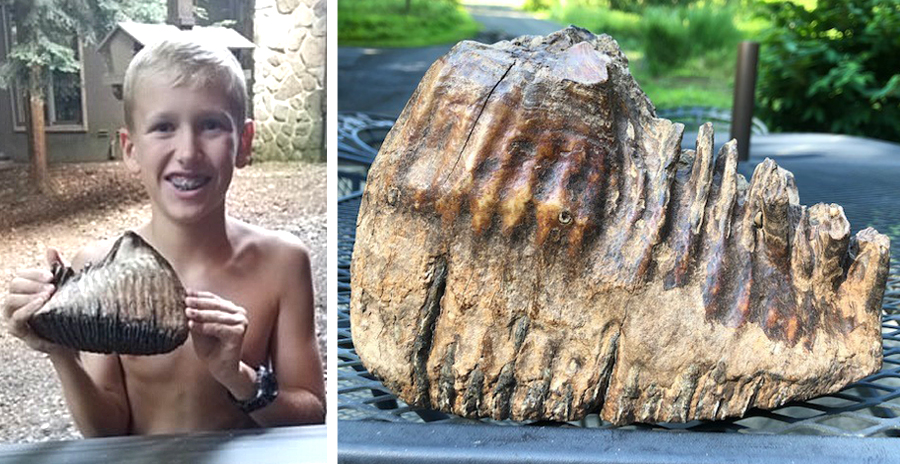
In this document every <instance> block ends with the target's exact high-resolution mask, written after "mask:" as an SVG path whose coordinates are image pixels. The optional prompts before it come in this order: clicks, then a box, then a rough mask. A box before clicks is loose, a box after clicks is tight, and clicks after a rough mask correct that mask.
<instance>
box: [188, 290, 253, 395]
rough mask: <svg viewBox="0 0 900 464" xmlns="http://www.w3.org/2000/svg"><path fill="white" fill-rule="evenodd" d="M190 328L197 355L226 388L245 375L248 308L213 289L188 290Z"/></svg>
mask: <svg viewBox="0 0 900 464" xmlns="http://www.w3.org/2000/svg"><path fill="white" fill-rule="evenodd" d="M185 303H186V304H187V309H186V310H185V314H186V315H187V318H188V327H190V330H191V339H192V341H193V344H194V351H195V352H196V353H197V357H198V358H200V360H201V361H203V362H204V363H205V364H206V366H207V368H208V369H209V372H210V374H212V376H213V377H214V378H215V379H216V380H217V381H218V382H219V383H221V384H222V385H224V386H225V387H226V388H229V390H230V389H231V388H230V386H231V384H233V383H234V382H236V381H238V382H239V380H237V379H238V378H239V376H240V374H241V367H240V366H241V349H242V347H243V344H244V334H245V333H246V331H247V325H248V322H249V321H248V320H247V311H246V310H245V309H244V308H242V307H240V306H238V305H236V304H234V303H232V302H231V301H228V300H226V299H223V298H221V297H219V296H218V295H216V294H214V293H210V292H201V291H194V290H187V297H186V298H185Z"/></svg>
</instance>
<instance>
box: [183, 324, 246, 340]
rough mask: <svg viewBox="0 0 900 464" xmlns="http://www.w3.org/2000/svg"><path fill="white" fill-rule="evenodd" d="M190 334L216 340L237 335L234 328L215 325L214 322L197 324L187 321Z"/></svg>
mask: <svg viewBox="0 0 900 464" xmlns="http://www.w3.org/2000/svg"><path fill="white" fill-rule="evenodd" d="M188 324H189V327H190V329H191V332H193V333H198V334H201V335H207V336H210V337H215V338H218V339H220V340H221V339H224V338H226V337H227V336H229V335H232V334H235V333H237V330H236V329H235V326H231V325H225V324H217V323H215V322H197V321H189V323H188Z"/></svg>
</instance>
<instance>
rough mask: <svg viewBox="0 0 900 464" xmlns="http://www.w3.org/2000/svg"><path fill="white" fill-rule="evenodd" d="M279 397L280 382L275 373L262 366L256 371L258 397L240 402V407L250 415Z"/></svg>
mask: <svg viewBox="0 0 900 464" xmlns="http://www.w3.org/2000/svg"><path fill="white" fill-rule="evenodd" d="M277 397H278V381H277V380H276V379H275V372H274V371H272V370H271V369H269V368H268V366H266V365H265V364H262V365H260V366H259V369H257V370H256V396H255V397H253V398H251V399H249V400H246V401H239V402H238V406H240V408H241V410H242V411H244V412H245V413H248V414H249V413H251V412H253V411H256V410H257V409H260V408H263V407H265V406H267V405H269V404H270V403H272V401H275V398H277Z"/></svg>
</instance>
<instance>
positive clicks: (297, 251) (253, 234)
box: [233, 220, 309, 267]
mask: <svg viewBox="0 0 900 464" xmlns="http://www.w3.org/2000/svg"><path fill="white" fill-rule="evenodd" d="M233 225H234V228H235V230H236V231H237V232H238V233H237V236H238V241H239V246H238V247H239V248H242V247H248V248H250V249H253V250H255V251H256V252H257V253H259V255H260V257H261V258H264V259H265V261H266V262H268V263H270V264H272V265H276V266H289V267H294V266H295V265H297V264H298V263H299V264H306V265H307V266H308V262H309V249H308V248H307V247H306V245H305V244H304V243H303V241H302V240H300V238H299V237H297V236H296V235H294V234H292V233H290V232H286V231H275V230H270V229H266V228H264V227H260V226H256V225H253V224H248V223H246V222H243V221H237V220H234V221H233Z"/></svg>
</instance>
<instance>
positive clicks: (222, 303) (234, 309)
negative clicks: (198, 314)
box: [184, 296, 245, 313]
mask: <svg viewBox="0 0 900 464" xmlns="http://www.w3.org/2000/svg"><path fill="white" fill-rule="evenodd" d="M184 303H185V304H186V305H187V306H188V307H189V308H197V309H217V310H219V311H224V312H228V313H244V312H245V311H244V309H243V308H241V307H240V306H237V305H235V304H234V303H232V302H230V301H227V300H223V299H221V298H218V297H213V298H207V297H196V296H189V297H187V298H185V299H184Z"/></svg>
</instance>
